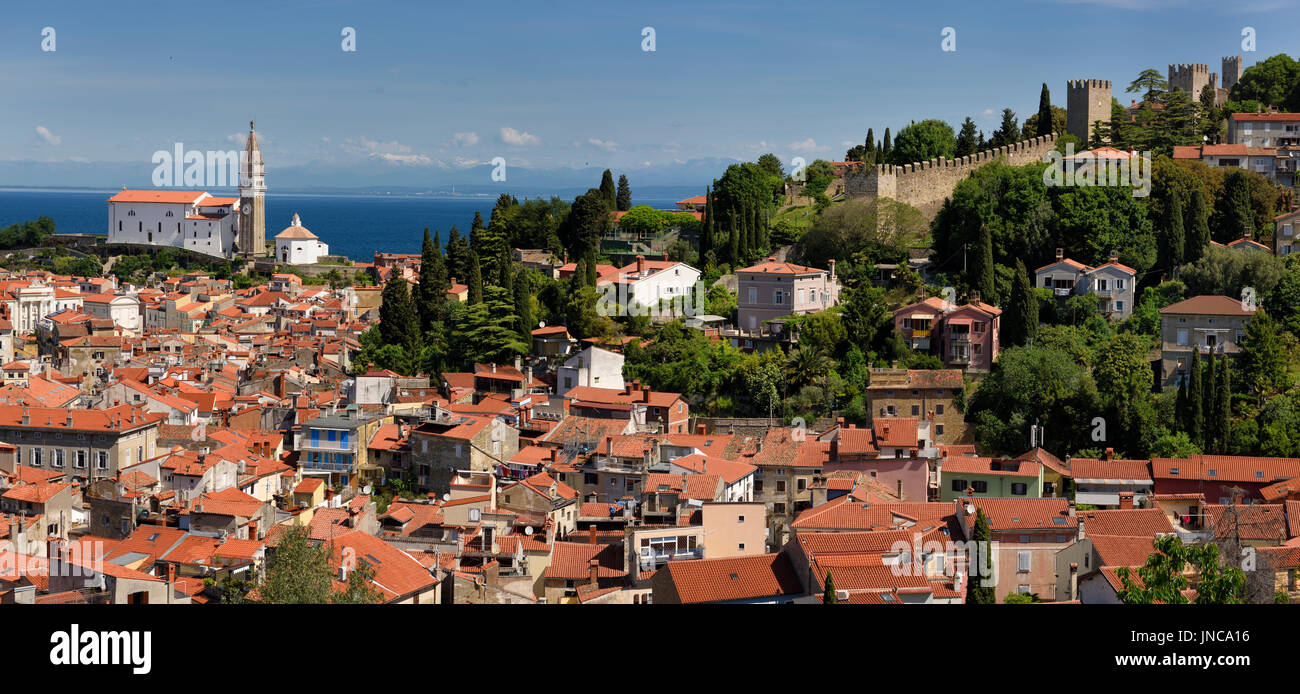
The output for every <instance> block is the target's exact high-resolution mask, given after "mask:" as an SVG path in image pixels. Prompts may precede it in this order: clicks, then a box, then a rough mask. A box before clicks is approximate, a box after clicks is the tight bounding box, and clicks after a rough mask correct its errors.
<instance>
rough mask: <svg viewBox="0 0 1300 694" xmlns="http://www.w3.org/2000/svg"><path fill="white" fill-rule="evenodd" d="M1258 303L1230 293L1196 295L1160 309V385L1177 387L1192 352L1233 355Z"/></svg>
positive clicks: (1238, 350) (1186, 369)
mask: <svg viewBox="0 0 1300 694" xmlns="http://www.w3.org/2000/svg"><path fill="white" fill-rule="evenodd" d="M1253 315H1255V307H1254V306H1249V305H1248V304H1247V303H1246V302H1244V301H1242V300H1241V299H1233V298H1231V297H1227V296H1196V297H1192V298H1190V299H1187V300H1185V301H1180V302H1178V303H1176V304H1170V305H1169V306H1166V307H1164V308H1162V309H1160V385H1161V387H1162V388H1176V387H1178V384H1179V383H1181V382H1182V380H1183V379H1184V378H1186V377H1187V375H1188V373H1187V372H1188V368H1189V367H1190V366H1191V362H1192V352H1193V351H1199V352H1200V353H1201V355H1202V357H1203V358H1204V357H1208V356H1209V355H1210V354H1214V355H1216V356H1218V357H1223V356H1228V357H1233V356H1236V355H1237V354H1238V353H1240V352H1241V347H1240V344H1241V336H1242V333H1243V332H1244V331H1245V329H1246V323H1247V322H1249V321H1250V317H1251V316H1253Z"/></svg>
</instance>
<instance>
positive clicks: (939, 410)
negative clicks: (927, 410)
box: [934, 405, 943, 415]
mask: <svg viewBox="0 0 1300 694" xmlns="http://www.w3.org/2000/svg"><path fill="white" fill-rule="evenodd" d="M934 413H935V414H936V415H942V414H943V405H935V406H934Z"/></svg>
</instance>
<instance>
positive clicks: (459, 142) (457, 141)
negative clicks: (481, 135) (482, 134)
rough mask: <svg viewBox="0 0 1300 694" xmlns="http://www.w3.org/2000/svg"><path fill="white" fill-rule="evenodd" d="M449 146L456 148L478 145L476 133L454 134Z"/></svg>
mask: <svg viewBox="0 0 1300 694" xmlns="http://www.w3.org/2000/svg"><path fill="white" fill-rule="evenodd" d="M451 144H453V145H455V146H457V147H473V146H474V145H477V144H478V133H476V132H468V133H456V134H455V135H452V137H451Z"/></svg>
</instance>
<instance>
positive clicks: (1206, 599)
mask: <svg viewBox="0 0 1300 694" xmlns="http://www.w3.org/2000/svg"><path fill="white" fill-rule="evenodd" d="M1152 544H1153V546H1154V548H1155V552H1153V553H1152V554H1150V555H1149V556H1148V557H1147V561H1146V564H1144V565H1143V566H1142V567H1141V568H1139V569H1138V571H1137V575H1136V576H1134V575H1133V571H1132V570H1131V569H1129V568H1128V567H1127V566H1123V567H1120V568H1119V569H1118V570H1117V571H1116V573H1117V574H1118V575H1119V579H1120V582H1121V584H1122V585H1123V588H1121V589H1120V590H1119V591H1117V595H1118V597H1119V599H1120V600H1122V601H1123V602H1124V603H1125V604H1129V605H1143V604H1148V605H1149V604H1151V603H1155V602H1161V603H1165V604H1169V605H1179V604H1187V603H1188V602H1191V601H1189V600H1188V599H1187V597H1186V596H1185V595H1183V591H1184V590H1187V589H1188V588H1189V587H1191V585H1190V582H1189V581H1188V579H1187V576H1185V575H1184V570H1185V569H1186V568H1187V567H1188V566H1189V565H1190V566H1191V567H1192V568H1193V569H1195V570H1196V572H1197V574H1198V575H1197V583H1196V600H1195V603H1196V604H1198V605H1235V604H1239V603H1242V602H1245V590H1246V575H1245V573H1244V572H1242V570H1241V569H1239V568H1237V567H1235V566H1231V565H1222V564H1221V562H1220V561H1219V547H1218V545H1216V544H1214V543H1212V542H1206V543H1204V544H1200V545H1184V544H1183V541H1182V539H1181V538H1180V537H1178V536H1177V535H1165V536H1163V537H1157V538H1155V540H1154V541H1153V542H1152Z"/></svg>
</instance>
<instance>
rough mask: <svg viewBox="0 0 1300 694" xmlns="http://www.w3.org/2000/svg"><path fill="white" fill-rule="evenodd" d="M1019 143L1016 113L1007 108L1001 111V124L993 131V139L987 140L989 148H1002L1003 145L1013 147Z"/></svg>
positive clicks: (1018, 125) (1018, 126)
mask: <svg viewBox="0 0 1300 694" xmlns="http://www.w3.org/2000/svg"><path fill="white" fill-rule="evenodd" d="M1019 141H1020V124H1019V122H1017V120H1016V112H1015V111H1012V110H1011V109H1009V108H1004V109H1002V123H1001V125H999V126H998V129H997V130H995V131H993V137H992V138H990V139H989V147H1002V146H1004V145H1014V144H1015V143H1016V142H1019Z"/></svg>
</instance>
